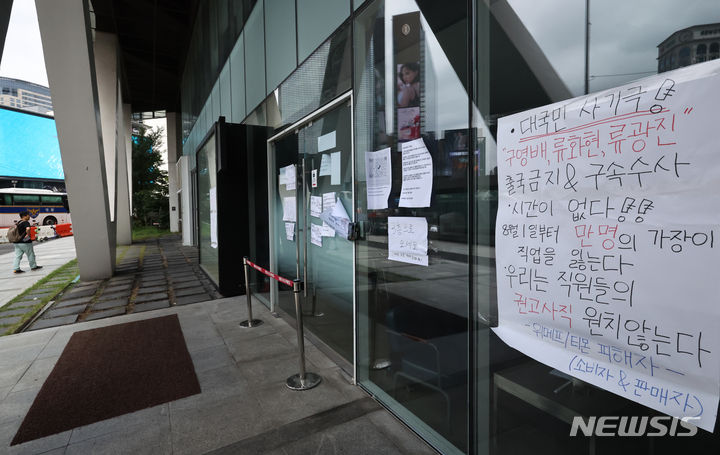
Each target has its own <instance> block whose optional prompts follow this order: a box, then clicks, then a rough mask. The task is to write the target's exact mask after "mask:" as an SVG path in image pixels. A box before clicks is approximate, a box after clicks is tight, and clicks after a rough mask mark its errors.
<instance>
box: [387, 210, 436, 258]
mask: <svg viewBox="0 0 720 455" xmlns="http://www.w3.org/2000/svg"><path fill="white" fill-rule="evenodd" d="M427 236H428V224H427V220H426V219H425V218H421V217H411V216H389V217H388V259H389V260H391V261H399V262H407V263H408V264H415V265H424V266H426V267H427V265H428V255H427V250H428V239H427Z"/></svg>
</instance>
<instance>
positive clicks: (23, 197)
mask: <svg viewBox="0 0 720 455" xmlns="http://www.w3.org/2000/svg"><path fill="white" fill-rule="evenodd" d="M13 202H14V204H15V205H22V204H26V205H29V204H34V205H37V204H40V196H32V195H29V194H15V195H13Z"/></svg>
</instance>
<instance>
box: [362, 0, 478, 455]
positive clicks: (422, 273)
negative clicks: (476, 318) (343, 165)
mask: <svg viewBox="0 0 720 455" xmlns="http://www.w3.org/2000/svg"><path fill="white" fill-rule="evenodd" d="M354 33H355V36H354V51H355V77H354V93H355V96H356V101H357V105H356V109H355V150H356V161H355V169H356V173H355V178H356V182H357V205H356V219H357V220H359V221H360V222H361V223H362V232H363V237H362V239H361V240H360V241H358V242H357V243H356V255H357V260H356V271H357V272H356V287H357V302H358V317H359V325H358V331H359V333H358V379H359V382H360V383H361V384H362V385H363V387H365V388H367V389H368V390H369V391H370V392H371V393H373V394H374V395H375V396H376V397H377V398H378V399H380V400H381V401H383V402H384V403H385V404H386V405H387V406H389V407H390V409H391V410H392V411H393V412H395V413H396V414H397V415H398V416H399V417H400V418H401V419H403V420H405V421H406V422H407V423H408V424H409V425H410V426H411V427H413V428H414V429H416V430H417V431H418V432H420V434H421V435H422V436H423V437H425V438H426V439H428V440H429V441H430V442H431V443H432V444H433V445H435V446H436V447H437V448H439V449H441V450H442V452H443V453H462V452H466V451H468V450H469V448H468V446H467V437H468V433H467V425H468V412H469V407H468V406H467V403H468V374H469V367H468V346H469V333H468V327H469V321H468V308H469V307H468V301H469V296H468V292H469V284H468V283H469V279H468V278H469V275H468V273H469V245H468V242H467V234H468V232H467V226H468V201H469V198H468V195H469V192H468V186H467V182H468V172H469V169H470V166H471V162H472V160H471V155H470V154H469V147H470V141H469V139H470V137H469V133H470V122H469V97H468V93H467V89H466V87H467V81H468V79H467V53H466V50H467V43H468V36H467V4H466V2H457V1H449V2H442V5H440V4H438V3H437V2H418V3H416V2H413V1H387V2H384V1H375V2H372V3H370V5H369V6H368V7H367V8H366V9H363V10H362V11H361V13H360V14H359V15H358V16H357V17H356V19H355V23H354Z"/></svg>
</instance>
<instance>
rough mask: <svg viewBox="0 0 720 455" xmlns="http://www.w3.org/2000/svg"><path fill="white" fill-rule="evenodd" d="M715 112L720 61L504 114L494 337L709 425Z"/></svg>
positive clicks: (714, 371)
mask: <svg viewBox="0 0 720 455" xmlns="http://www.w3.org/2000/svg"><path fill="white" fill-rule="evenodd" d="M719 110H720V61H715V62H708V63H704V64H699V65H693V66H692V67H688V68H683V69H680V70H676V71H673V72H669V73H664V74H659V75H656V76H652V77H648V78H645V79H641V80H638V81H636V82H634V83H630V84H628V85H624V86H621V87H617V88H615V89H611V90H606V91H603V92H599V93H595V94H592V95H588V96H582V97H578V98H575V99H571V100H567V101H564V102H559V103H555V104H552V105H549V106H544V107H540V108H537V109H533V110H529V111H526V112H522V113H518V114H514V115H511V116H507V117H504V118H501V119H500V120H499V123H498V135H497V138H498V163H499V164H498V175H499V189H500V204H499V211H498V220H497V233H496V240H497V249H496V251H497V253H496V254H497V279H498V317H499V327H498V328H497V329H496V332H497V334H498V335H499V336H500V337H501V338H502V339H503V340H504V341H505V342H506V343H508V344H509V345H511V346H513V347H514V348H516V349H518V350H520V351H522V352H524V353H525V354H527V355H529V356H531V357H533V358H535V359H537V360H539V361H541V362H543V363H545V364H547V365H550V366H552V367H554V368H556V369H558V370H560V371H564V372H566V373H568V374H570V375H573V376H575V377H577V378H579V379H582V380H584V381H587V382H589V383H592V384H594V385H596V386H598V387H601V388H603V389H606V390H609V391H611V392H614V393H616V394H618V395H621V396H623V397H626V398H628V399H630V400H634V401H636V402H638V403H641V404H643V405H645V406H648V407H650V408H653V409H656V410H658V411H660V412H663V413H666V414H668V415H672V416H678V417H688V418H691V420H690V421H691V422H692V423H694V424H696V425H697V426H698V427H700V428H703V429H706V430H708V431H712V430H713V426H714V424H715V418H716V414H717V407H718V391H719V390H720V382H719V376H720V362H719V361H718V358H719V356H720V330H718V327H719V324H720V302H719V301H718V297H719V296H720V254H719V253H720V244H719V243H718V242H720V141H718V139H717V136H716V134H717V131H718V129H720V112H719ZM716 237H718V238H716Z"/></svg>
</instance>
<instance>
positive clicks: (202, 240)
mask: <svg viewBox="0 0 720 455" xmlns="http://www.w3.org/2000/svg"><path fill="white" fill-rule="evenodd" d="M197 213H198V228H199V229H198V240H199V242H198V249H199V251H200V266H201V267H202V268H203V269H204V270H205V272H206V273H207V274H208V275H210V277H211V278H212V279H213V280H214V281H215V283H219V282H220V273H219V269H218V247H219V244H218V224H217V221H218V219H217V164H216V161H215V135H214V134H213V135H211V136H210V137H209V138H208V140H207V142H205V145H203V146H202V148H201V149H200V150H198V152H197Z"/></svg>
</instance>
